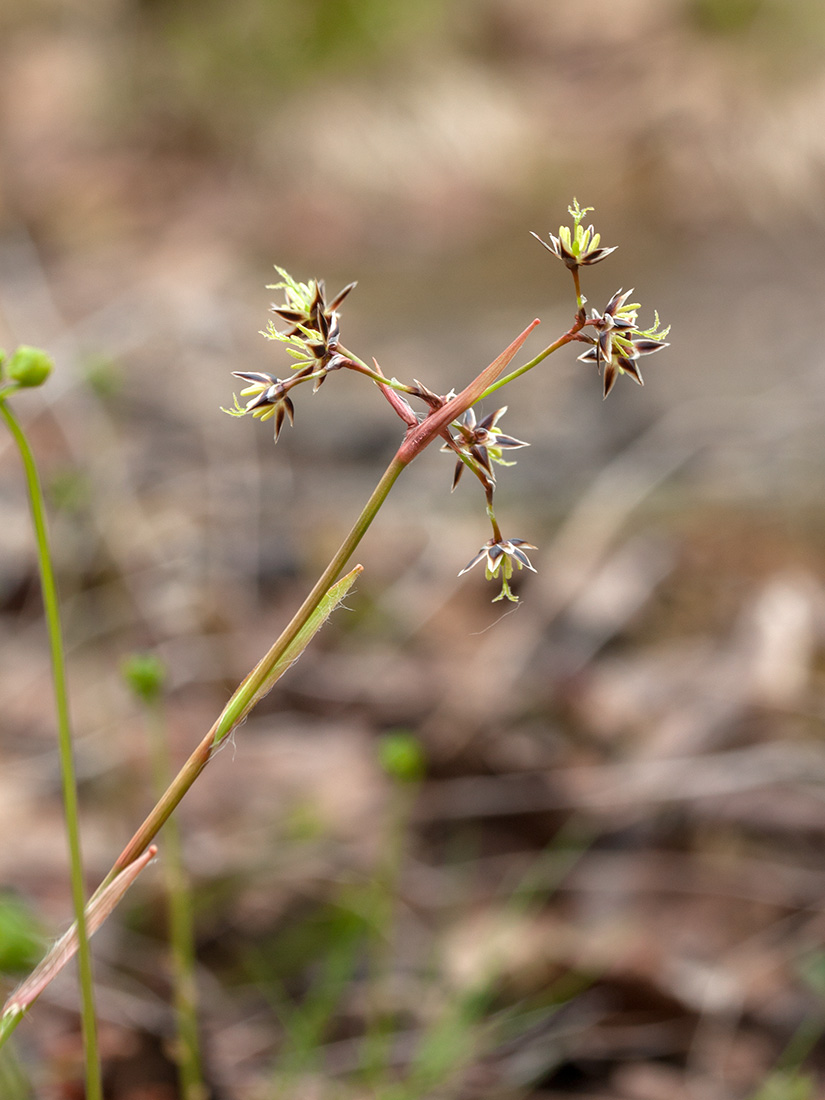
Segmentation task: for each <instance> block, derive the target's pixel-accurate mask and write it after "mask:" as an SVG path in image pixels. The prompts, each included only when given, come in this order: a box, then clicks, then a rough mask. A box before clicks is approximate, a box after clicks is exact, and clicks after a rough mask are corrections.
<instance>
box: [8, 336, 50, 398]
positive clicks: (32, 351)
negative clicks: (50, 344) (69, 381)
mask: <svg viewBox="0 0 825 1100" xmlns="http://www.w3.org/2000/svg"><path fill="white" fill-rule="evenodd" d="M53 368H54V360H53V359H52V357H51V356H50V355H47V354H46V352H45V351H41V350H40V348H30V347H27V346H26V345H25V344H22V345H21V346H20V347H19V348H18V349H17V351H16V352H15V353H14V354H13V355H12V356H11V358H10V359H9V361H8V363H7V365H6V377H7V378H9V379H10V380H11V381H12V382H16V383H17V384H18V385H19V386H22V387H26V388H30V387H33V386H42V385H43V383H44V382H45V381H46V379H47V378H48V377H49V375H50V374H51V373H52V369H53Z"/></svg>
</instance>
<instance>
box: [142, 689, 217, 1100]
mask: <svg viewBox="0 0 825 1100" xmlns="http://www.w3.org/2000/svg"><path fill="white" fill-rule="evenodd" d="M146 710H147V717H148V724H149V737H150V742H151V752H152V771H153V773H154V783H155V790H156V793H157V794H158V796H160V795H161V794H162V793H163V791H164V790H165V788H166V787H167V786H168V785H169V783H170V782H171V780H172V764H171V760H170V757H169V746H168V742H167V737H166V726H165V722H164V719H163V710H162V704H161V703H160V701H159V700H158V701H156V702H149V703H148V704H147V707H146ZM164 836H165V851H166V860H165V871H166V893H167V902H168V912H169V945H170V948H171V952H172V980H173V985H174V999H175V1015H176V1017H177V1031H178V1033H177V1042H176V1044H175V1062H176V1063H177V1067H178V1075H179V1078H180V1093H181V1097H182V1100H205V1097H206V1086H205V1084H204V1080H203V1065H202V1059H201V1051H200V1042H199V1038H198V1009H197V983H196V979H195V930H194V917H193V906H192V892H191V889H190V886H189V882H188V880H187V876H186V869H185V867H184V863H183V846H182V843H181V836H180V828H179V826H178V819H177V818H176V817H174V816H173V817H172V818H170V820H169V821H167V822H166V832H165V834H164Z"/></svg>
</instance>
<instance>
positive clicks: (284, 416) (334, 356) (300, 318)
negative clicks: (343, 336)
mask: <svg viewBox="0 0 825 1100" xmlns="http://www.w3.org/2000/svg"><path fill="white" fill-rule="evenodd" d="M276 270H277V272H278V274H279V275H280V276H281V280H282V281H281V282H280V283H274V284H272V285H270V286H268V287H267V290H283V292H284V298H285V301H284V302H283V303H282V304H281V305H274V304H273V306H272V312H273V313H275V314H277V316H278V317H280V318H281V319H282V320H284V321H287V322H289V325H290V327H289V328H288V329H284V330H281V329H279V328H277V327H276V325H275V324H274V323H273V322H272V321H270V322H269V324H268V325H267V327H266V330H265V331H264V332H263V333H262V335H263V336H265V337H266V338H267V339H268V340H278V341H279V342H281V343H284V344H286V345H287V348H286V351H287V354H288V355H289V356H291V357H292V359H294V360H295V362H294V363H293V365H292V366H293V370H295V372H296V373H295V374H294V375H293V376H292V377H291V378H278V377H276V376H275V375H274V374H267V373H264V372H261V371H233V372H232V374H233V375H234V377H235V378H240V379H241V381H243V382H249V385H248V386H247V387H246V389H244V390H241V397H249V401H247V403H246V405H241V404H240V402H239V401H238V398H237V397H234V395H233V398H234V404H233V407H232V408H231V409H224V410H223V411H224V412H225V413H229V415H230V416H246V414H247V413H252V415H253V416H254V417H257V418H258V419H259V420H270V419H273V418H274V420H275V440H276V442H277V439H278V436H279V434H280V431H281V428H282V426H283V423H284V421H285V420H288V421H289V423H290V424H292V423H293V421H294V418H295V406H294V405H293V404H292V400H291V398H290V397H289V396H288V393H289V391H290V390H291V389H292V388H293V387H294V386H296V385H299V384H300V383H301V382H308V381H309V380H310V379H313V380H314V382H315V386H314V390H317V389H318V387H319V386H320V385H321V383H322V382H323V381H324V379H325V378H326V376H327V374H328V373H329V372H330V371H333V370H337V369H338V367H340V366H342V365H343V364H344V363H345V362H346V361H347V360H346V356H345V355H343V354H342V353H341V352H340V351H339V342H338V341H339V335H340V327H339V321H338V307H339V306H340V305H341V303H342V302H343V300H344V299H345V298H346V296H347V295H348V294H349V292H350V291H351V290H352V289H353V287H354V286H355V283H350V284H349V285H348V286H345V287H344V289H343V290H341V291H339V293H338V294H336V295H335V297H334V298H333V299H332V301H331V302H327V300H326V295H325V291H324V284H323V282H321V281H320V280H317V279H311V280H310V281H309V282H308V283H299V282H297V281H296V280H295V279H293V278H292V276H291V275H290V274H289V272H287V271H284V269H283V268H281V267H278V268H276ZM314 390H313V392H314Z"/></svg>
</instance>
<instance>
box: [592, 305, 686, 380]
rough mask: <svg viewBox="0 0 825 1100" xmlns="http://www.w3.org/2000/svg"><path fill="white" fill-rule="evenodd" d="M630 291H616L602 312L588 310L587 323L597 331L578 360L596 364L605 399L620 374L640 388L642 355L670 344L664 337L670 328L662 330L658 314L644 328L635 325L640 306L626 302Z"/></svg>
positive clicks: (649, 353) (650, 353)
mask: <svg viewBox="0 0 825 1100" xmlns="http://www.w3.org/2000/svg"><path fill="white" fill-rule="evenodd" d="M632 293H633V290H632V289H631V290H625V291H623V290H617V291H616V293H615V294H614V295H613V297H612V298H611V299H610V301H609V302H608V303H607V305H606V306H605V309H604V313H599V311H598V310H596V309H594V310H591V316H590V321H589V322H588V324H590V325H592V326H593V327H594V328H595V329H596V333H597V335H596V336H594V337H592V338H591V344H590V347H589V348H588V349H587V351H585V352H583V353H582V354H581V355H580V356H579V359H580V360H581V362H583V363H595V364H596V366H597V368H598V370H599V373H600V374H601V373H602V369H603V370H604V373H603V379H604V396H605V397H607V395H608V394H609V393H610V391H611V390H612V389H613V386H614V384H615V382H616V379H617V378H618V377H619V375H620V374H627V375H629V376H630V377H631V378H632V379H633V381H634V382H636V383H638V385H640V386H643V385H644V380H643V379H642V375H641V371H640V370H639V366H638V361H639V359H640V358H641V356H643V355H652V354H653V353H654V352H657V351H661V350H662V348H666V347H668V346H669V345H668V344H667V343H666V342H665V337H666V336H667V334H668V333H669V332H670V325H668V327H667V328H665V329H661V331H660V321H659V314H658V313H654V322H653V324H652V325H651V326H650V328H647V329H640V328H639V327H638V325H637V317H638V313H639V303H638V302H631V303H628V301H627V299H628V298H629V297H630V295H631V294H632Z"/></svg>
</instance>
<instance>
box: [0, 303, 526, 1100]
mask: <svg viewBox="0 0 825 1100" xmlns="http://www.w3.org/2000/svg"><path fill="white" fill-rule="evenodd" d="M538 323H539V322H538V321H533V322H531V324H530V325H528V326H527V328H526V329H525V330H524V331H523V332H522V333H520V335H519V336H517V337H516V339H515V340H514V341H513V342H512V343H511V344H510V345H509V346H508V347H507V348H505V349H504V351H503V352H502V353H501V354H500V355H499V356H497V357H496V359H494V360H493V362H492V363H490V365H489V366H487V367H485V368H484V370H483V371H481V373H480V374H478V375H477V377H476V378H474V379H473V381H472V382H470V384H469V385H468V386H466V387H465V388H464V389H463V390H462V391H461V393H460V394H458V395H457V396H456V397H454V398H452V399H451V400H450V401H447V402H445V404H444V405H442V406H440V407H439V408H437V409H434V410H433V411H431V412H430V413H429V414H428V415H427V416H426V417H425V418H424V420H423V421H421V422H418V421H416V422H415V423H414V424H410V425H409V427H408V430H407V433H406V436H405V438H404V440H403V442H402V443H401V446H400V447H399V448H398V451H397V452H396V454H395V456H394V457H393V459H392V461H391V462H390V464H389V466H387V469H386V470H385V471H384V473H383V475H382V476H381V479H380V481H379V482H378V484H377V485H376V487H375V489H374V490H373V492H372V494H371V496H370V498H369V500H368V501H367V503H366V504H365V506H364V508H363V510H362V512H361V514H360V515H359V517H358V519H357V520H356V521H355V523H354V524H353V527H352V529H351V530H350V532H349V534H348V535H347V536H346V538H345V539H344V541H343V542H342V543H341V546H340V547H339V548H338V551H337V552H336V554H335V555H334V556H333V558H332V560H331V561H330V563H329V565H327V567H326V569H325V570H324V572H323V573H322V574H321V576H320V577H319V578H318V580H317V581H316V583H315V585H314V586H313V588H312V591H311V592H310V593H309V595H308V596H307V597H306V599H305V600H304V602H303V603H302V604H301V606H300V607H299V608H298V610H297V611H296V612H295V614H294V615H293V617H292V619H291V621H290V622H289V623H288V625H287V627H286V628H285V630H284V631H283V633H282V634H281V635H280V637H279V638H278V639H277V641H276V642H275V643H274V645H273V646H272V647H271V649H270V650H269V652H268V653H266V654H265V656H264V657H263V658H262V659H261V660H260V661H259V662H258V664H257V665H256V666H255V668H253V669H252V671H251V672H250V673H249V674H248V676H247V677H246V678H245V679H244V680H243V681H242V682H241V684H240V685H239V686H238V687H237V688H236V690H235V692H234V693H233V695H232V697H231V699H230V700H229V702H228V703H227V704H226V706H225V707H224V709H223V711H222V712H221V714H220V715H219V717H218V719H217V720H216V721H215V723H214V724H213V726H212V728H211V729H210V730H209V732H208V733H207V734H206V736H205V737H204V738H203V740H202V741H201V743H200V744H199V745H198V746H197V748H196V749H195V751H194V752H193V753H192V754H191V755H190V757H189V759H188V760H187V761H186V763H185V764H184V765H183V767H182V768H181V769H180V771H179V772H178V774H177V776H176V777H175V778H174V779H173V780H172V782H171V783H170V784H169V786H168V787H167V788H166V790H165V792H164V793H163V795H162V796H161V797H160V798H159V800H158V801H157V803H156V805H155V806H154V808H153V809H152V810H151V812H150V813H149V815H148V816H147V817H146V819H145V821H144V822H143V824H142V825H141V826H140V828H139V829H138V830H137V832H136V833H135V834H134V836H133V837H132V839H131V840H130V841H129V843H128V844H127V845H126V847H125V848H124V849H123V851H122V852H121V854H120V855H119V856H118V858H117V860H116V862H115V864H114V866H113V867H112V869H111V870H110V871H109V873H108V874H107V876H106V878H105V879H104V880H103V882H102V883H101V885H100V886H99V887H98V889H97V890H96V891H95V893H94V895H93V896H92V899H91V901H92V903H94V902H95V901H96V900H97V899H98V898H99V897H100V896H101V894H102V893H103V892H104V891H105V890H106V889H107V887H108V886H109V885H110V884H111V883H112V882H113V881H114V880H115V879H116V878H117V877H118V875H119V874H120V873H121V872H123V871H124V869H125V868H128V867H130V866H131V865H132V864H133V863H134V862H135V861H136V860H137V859H139V858H140V856H141V855H142V853H143V852H145V850H146V848H147V847H148V846H149V844H150V843H151V841H152V840H153V839H154V837H155V836H156V835H157V834H158V832H159V831H160V829H161V828H162V827H163V825H164V824H165V823H166V821H167V820H168V819H169V817H170V816H171V814H172V813H173V811H174V810H175V808H176V807H177V806H178V804H179V803H180V801H181V799H182V798H183V797H184V795H185V794H186V792H187V791H188V790H189V788H190V787H191V786H192V784H193V783H194V782H195V780H196V779H197V777H198V776H199V775H200V773H201V772H202V771H203V769H204V768H205V767H206V765H207V764H208V763H209V761H210V760H211V759H212V756H213V755H214V753H215V751H216V750H217V748H218V747H219V745H220V744H221V743H222V742H223V741H224V740H225V738H226V737H227V736H228V735H229V734H230V733H231V732H232V731H233V730H234V729H235V728H236V727H237V726H238V725H239V724H240V723H241V722H242V721H243V719H244V718H245V717H246V716H247V714H249V712H250V711H251V710H252V708H253V707H254V706H255V704H256V703H257V702H258V700H259V699H260V698H261V697H262V696H263V695H264V694H265V693H266V691H268V690H269V688H270V687H271V686H272V683H274V680H275V679H277V677H278V675H279V674H280V672H281V671H284V670H285V669H286V668H287V667H288V664H289V662H288V661H285V660H284V658H286V657H288V656H291V655H292V653H293V652H294V651H295V645H296V643H298V642H300V640H301V637H302V634H303V632H305V630H306V628H307V627H308V626H309V625H310V624H311V623H312V621H313V619H317V616H318V612H319V609H320V608H321V607H322V606H323V605H324V604H325V601H326V600H327V599H328V598H329V597H330V596H331V594H332V590H333V588H335V589H336V590H337V589H339V588H340V586H341V585H344V584H345V582H348V584H351V583H352V580H351V579H349V578H347V577H345V578H344V579H343V580H342V581H339V582H338V584H337V585H336V583H335V582H336V579H337V578H338V576H339V575H340V574H341V572H342V571H343V569H344V567H345V566H346V564H347V562H348V561H349V559H350V558H351V557H352V555H353V553H354V552H355V549H356V547H357V546H358V544H359V543H360V541H361V539H362V538H363V537H364V535H365V534H366V532H367V530H368V528H369V526H370V524H371V523H372V521H373V520H374V519H375V517H376V515H377V514H378V512H379V510H380V508H381V506H382V505H383V503H384V501H385V500H386V498H387V496H388V494H389V492H390V490H391V489H392V487H393V485H394V484H395V482H396V481H397V480H398V478H399V476H400V475H401V472H402V471H403V470H404V468H405V467H406V466H408V465H409V463H410V462H412V460H413V459H414V458H415V457H416V456H417V455H419V454H420V453H421V451H423V450H424V449H425V447H427V445H428V444H429V443H431V442H432V440H433V439H435V438H436V436H438V435H440V434H441V433H442V432H443V431H445V430H446V428H447V426H448V425H449V424H450V422H451V421H452V420H453V419H454V418H455V417H457V416H461V414H462V413H463V412H466V410H467V409H468V408H470V406H471V405H474V404H475V403H476V401H478V399H479V397H480V395H481V393H482V391H483V390H484V388H485V386H488V385H489V384H490V383H492V382H493V381H494V380H495V379H496V378H498V376H499V375H500V374H501V372H502V371H503V370H505V369H506V368H507V366H508V365H509V363H510V361H511V360H512V359H513V357H514V356H515V355H516V353H517V352H518V351H519V349H520V348H521V346H522V345H523V343H524V341H525V340H526V339H527V337H528V335H529V334H530V333H531V332H532V331H533V329H534V328H535V327H536V325H537V324H538ZM1 404H2V403H0V405H1ZM357 572H360V566H359V567H358V569H357V570H353V572H352V574H350V577H351V578H352V579H354V577H355V575H356V574H357ZM345 590H346V589H344V591H345ZM339 598H342V597H339ZM333 606H334V605H333ZM310 636H311V635H310ZM304 644H306V643H304ZM298 652H300V649H299V650H298ZM293 659H294V658H293ZM82 919H83V914H82V913H81V920H82ZM17 1018H18V1017H15V1021H14V1022H16V1020H17ZM11 1030H12V1027H11V1026H10V1028H9V1033H10V1032H11ZM3 1038H4V1036H3V1035H2V1033H0V1045H1V1044H2V1040H3ZM89 1100H98V1097H97V1096H95V1097H91V1096H90V1098H89Z"/></svg>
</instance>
